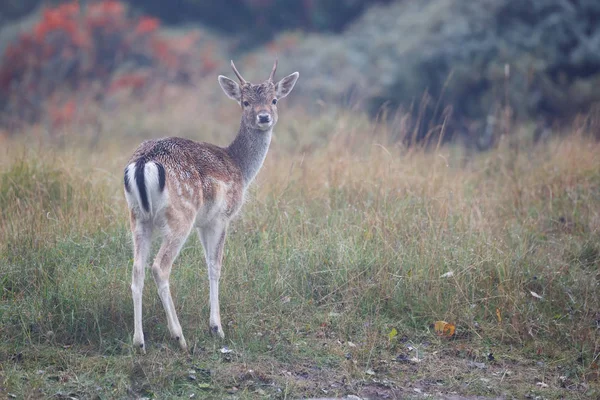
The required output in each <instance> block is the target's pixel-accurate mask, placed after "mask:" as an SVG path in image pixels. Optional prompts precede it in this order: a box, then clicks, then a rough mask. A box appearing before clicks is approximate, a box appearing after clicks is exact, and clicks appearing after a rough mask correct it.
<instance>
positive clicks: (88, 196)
mask: <svg viewBox="0 0 600 400" xmlns="http://www.w3.org/2000/svg"><path fill="white" fill-rule="evenodd" d="M352 118H353V117H350V116H348V115H341V116H339V122H338V123H337V124H336V125H332V130H331V131H330V133H329V135H330V136H329V137H325V138H323V137H322V136H320V135H321V133H322V132H323V131H322V129H321V128H322V127H319V125H318V122H314V123H312V122H311V124H310V126H309V127H308V129H309V131H310V132H317V133H315V134H314V135H313V136H309V137H307V138H302V139H301V140H302V141H303V143H304V145H303V147H302V149H303V150H293V149H294V148H300V147H299V146H298V143H297V141H298V140H300V139H298V138H296V137H295V133H294V132H296V131H295V129H294V125H293V122H291V123H290V124H291V125H283V126H282V128H281V130H280V131H279V132H282V133H281V135H280V136H278V137H277V139H276V141H275V142H274V144H273V149H272V151H271V153H270V154H269V157H268V159H267V162H266V164H265V166H264V169H263V170H262V172H261V174H260V176H259V179H258V183H257V185H255V186H254V187H253V188H252V190H251V193H250V196H249V197H250V199H249V201H248V202H247V204H246V205H245V206H244V210H243V212H242V215H241V217H240V218H238V219H237V220H236V221H235V222H234V223H233V226H232V229H231V231H230V235H229V237H228V239H227V243H226V251H225V261H224V270H223V275H222V285H221V286H222V289H221V290H222V292H221V304H222V309H221V314H222V318H223V325H224V330H225V334H226V339H225V340H224V341H219V340H216V339H214V338H212V337H211V336H210V335H209V334H208V311H209V307H208V284H207V281H208V280H207V273H206V270H205V265H204V261H203V259H204V258H203V255H202V250H201V246H200V245H199V242H198V239H197V237H196V236H195V235H192V236H191V237H190V239H189V240H188V242H187V243H186V245H185V247H184V249H183V250H182V252H181V254H180V256H179V258H178V259H177V261H176V263H175V266H174V270H173V274H172V278H171V285H172V292H173V296H174V299H175V303H176V306H177V309H178V314H179V319H180V321H181V323H182V327H183V330H184V332H185V334H186V338H187V340H188V346H189V347H190V348H191V349H192V350H191V352H190V353H189V354H182V353H181V352H180V351H179V350H178V349H177V346H176V345H174V344H173V343H170V340H169V334H168V329H167V326H166V320H165V315H164V311H163V309H162V305H161V303H160V300H159V298H158V296H157V293H156V288H155V286H154V283H153V282H152V280H151V279H147V280H146V287H145V291H144V331H145V335H146V342H147V345H148V354H147V355H146V356H141V355H138V354H136V353H135V351H134V349H132V347H131V337H132V333H133V306H132V304H131V295H130V289H129V285H130V274H131V266H132V254H131V240H130V237H129V232H128V226H127V217H126V215H127V213H126V208H125V201H124V199H123V196H122V193H121V191H122V188H121V179H122V176H121V174H122V166H123V165H124V163H125V160H126V159H127V157H128V155H129V154H128V153H129V152H130V151H131V150H132V149H133V148H134V147H135V144H134V143H135V141H136V140H137V139H135V140H134V139H132V140H130V141H128V142H127V143H128V145H127V146H122V145H120V146H119V147H118V148H117V147H116V146H115V145H114V144H111V143H110V141H106V142H102V141H100V142H99V143H96V144H95V145H94V147H92V148H90V147H86V146H80V145H75V144H71V145H69V144H65V143H64V142H62V143H61V144H60V146H50V147H47V146H46V147H45V148H40V149H37V148H33V149H32V146H30V145H28V146H25V147H29V149H23V148H24V146H23V143H22V142H21V141H19V140H11V141H9V142H8V148H10V149H12V150H11V151H10V152H8V151H7V152H6V154H5V155H6V157H5V161H3V162H2V163H0V215H1V217H2V220H1V221H0V282H1V283H2V286H1V287H2V293H1V294H0V296H1V297H0V300H1V301H0V321H1V325H0V335H1V338H2V340H1V342H0V365H1V366H0V397H2V396H8V394H9V393H12V394H15V395H16V396H17V398H48V397H58V398H66V397H68V396H71V397H77V398H136V397H150V398H178V397H180V398H189V396H190V395H191V394H195V396H196V398H203V397H212V398H221V397H226V396H231V397H235V398H264V397H272V398H298V397H310V396H336V395H338V396H341V395H346V394H358V395H360V396H365V397H369V396H370V397H377V396H378V395H379V396H382V395H384V394H387V395H388V396H391V397H403V398H405V397H410V396H417V397H418V396H419V395H418V393H416V392H415V391H414V389H415V388H417V389H419V390H422V391H423V392H426V393H430V394H434V395H439V393H446V394H447V393H452V392H456V393H460V394H462V395H481V396H490V397H491V396H496V397H497V396H508V397H511V396H514V397H517V398H522V397H524V396H533V397H535V396H542V397H544V398H594V396H598V395H599V393H600V392H599V387H598V364H599V363H600V362H599V357H600V330H599V328H598V323H599V322H598V321H599V319H600V296H599V284H600V275H599V266H600V146H599V145H598V144H597V143H594V142H592V141H589V140H588V139H586V138H585V137H581V136H579V135H575V134H573V135H569V136H566V137H564V138H562V139H555V140H554V141H552V142H551V143H548V144H544V145H540V146H537V147H533V146H531V145H522V146H523V147H522V148H521V150H520V151H519V152H516V151H514V147H512V144H511V145H509V144H508V143H501V144H500V146H499V147H498V148H497V149H496V150H493V151H491V152H489V153H485V154H478V155H471V156H468V155H465V154H464V152H463V151H462V150H461V149H459V148H455V147H448V148H442V149H437V150H435V151H434V150H423V149H419V150H409V149H404V148H401V147H398V146H394V145H387V146H386V147H385V148H383V147H382V146H380V144H381V143H384V144H385V143H386V141H385V133H378V134H376V135H375V136H369V135H372V131H373V129H374V128H373V129H371V127H369V126H368V125H366V124H365V123H364V121H359V122H358V123H356V124H353V123H352ZM324 123H325V124H330V120H329V119H327V120H326V121H325V122H324ZM328 126H329V125H328ZM350 127H353V128H350ZM317 135H319V137H317ZM311 137H312V139H311ZM367 138H368V139H367ZM311 140H312V141H313V142H314V143H316V145H315V146H312V147H311V146H310V145H306V144H307V143H310V142H311ZM324 140H326V141H327V142H326V143H324ZM129 144H131V145H130V146H129ZM305 145H306V146H305ZM33 147H35V146H33ZM40 147H41V146H40ZM448 272H452V276H448V277H444V274H446V273H448ZM533 293H535V294H537V295H539V296H541V297H542V298H541V299H539V298H536V297H535V295H534V294H533ZM438 320H444V321H447V322H449V323H452V324H454V325H456V328H457V331H456V334H455V336H454V337H453V338H442V337H439V336H437V335H436V334H435V332H434V331H433V324H434V322H435V321H438ZM392 329H396V331H397V332H398V334H397V335H396V336H393V335H390V332H391V331H392ZM223 346H227V347H228V348H230V349H231V350H233V352H232V353H228V354H223V353H221V352H220V349H221V348H222V347H223ZM490 354H492V355H490ZM412 358H415V359H413V360H412V361H411V359H412ZM190 370H193V371H194V372H193V373H191V372H190ZM190 375H192V376H193V377H194V378H195V379H192V378H190ZM541 383H543V384H544V385H546V384H547V385H548V387H543V385H542V384H541Z"/></svg>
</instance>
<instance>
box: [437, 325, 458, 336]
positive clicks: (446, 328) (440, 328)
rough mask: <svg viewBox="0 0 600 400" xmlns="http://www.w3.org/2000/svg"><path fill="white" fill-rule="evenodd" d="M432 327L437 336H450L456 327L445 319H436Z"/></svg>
mask: <svg viewBox="0 0 600 400" xmlns="http://www.w3.org/2000/svg"><path fill="white" fill-rule="evenodd" d="M434 329H435V333H437V334H438V336H445V337H450V336H453V335H454V331H455V330H456V327H455V326H454V325H453V324H449V323H448V322H446V321H436V322H435V324H434Z"/></svg>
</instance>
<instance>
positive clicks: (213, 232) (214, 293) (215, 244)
mask: <svg viewBox="0 0 600 400" xmlns="http://www.w3.org/2000/svg"><path fill="white" fill-rule="evenodd" d="M198 231H199V234H200V240H201V242H202V246H203V247H204V256H205V257H206V265H207V267H208V281H209V288H210V320H209V323H210V331H211V333H213V334H217V335H219V336H220V337H221V338H224V337H225V333H223V327H222V326H221V311H220V309H219V279H220V278H221V265H222V263H223V247H224V245H225V235H226V233H227V222H225V221H215V222H213V223H212V224H211V225H208V226H203V227H201V228H199V229H198Z"/></svg>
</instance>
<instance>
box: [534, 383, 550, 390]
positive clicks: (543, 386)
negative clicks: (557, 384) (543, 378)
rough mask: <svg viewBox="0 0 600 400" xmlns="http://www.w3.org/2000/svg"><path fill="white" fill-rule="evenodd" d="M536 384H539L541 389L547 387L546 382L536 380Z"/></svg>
mask: <svg viewBox="0 0 600 400" xmlns="http://www.w3.org/2000/svg"><path fill="white" fill-rule="evenodd" d="M536 385H538V386H539V387H541V388H542V389H544V388H547V387H548V384H547V383H544V382H538V383H536Z"/></svg>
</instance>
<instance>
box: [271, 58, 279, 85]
mask: <svg viewBox="0 0 600 400" xmlns="http://www.w3.org/2000/svg"><path fill="white" fill-rule="evenodd" d="M277 61H278V59H277V58H276V59H275V64H273V69H272V70H271V75H269V82H273V78H274V77H275V71H276V70H277Z"/></svg>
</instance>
